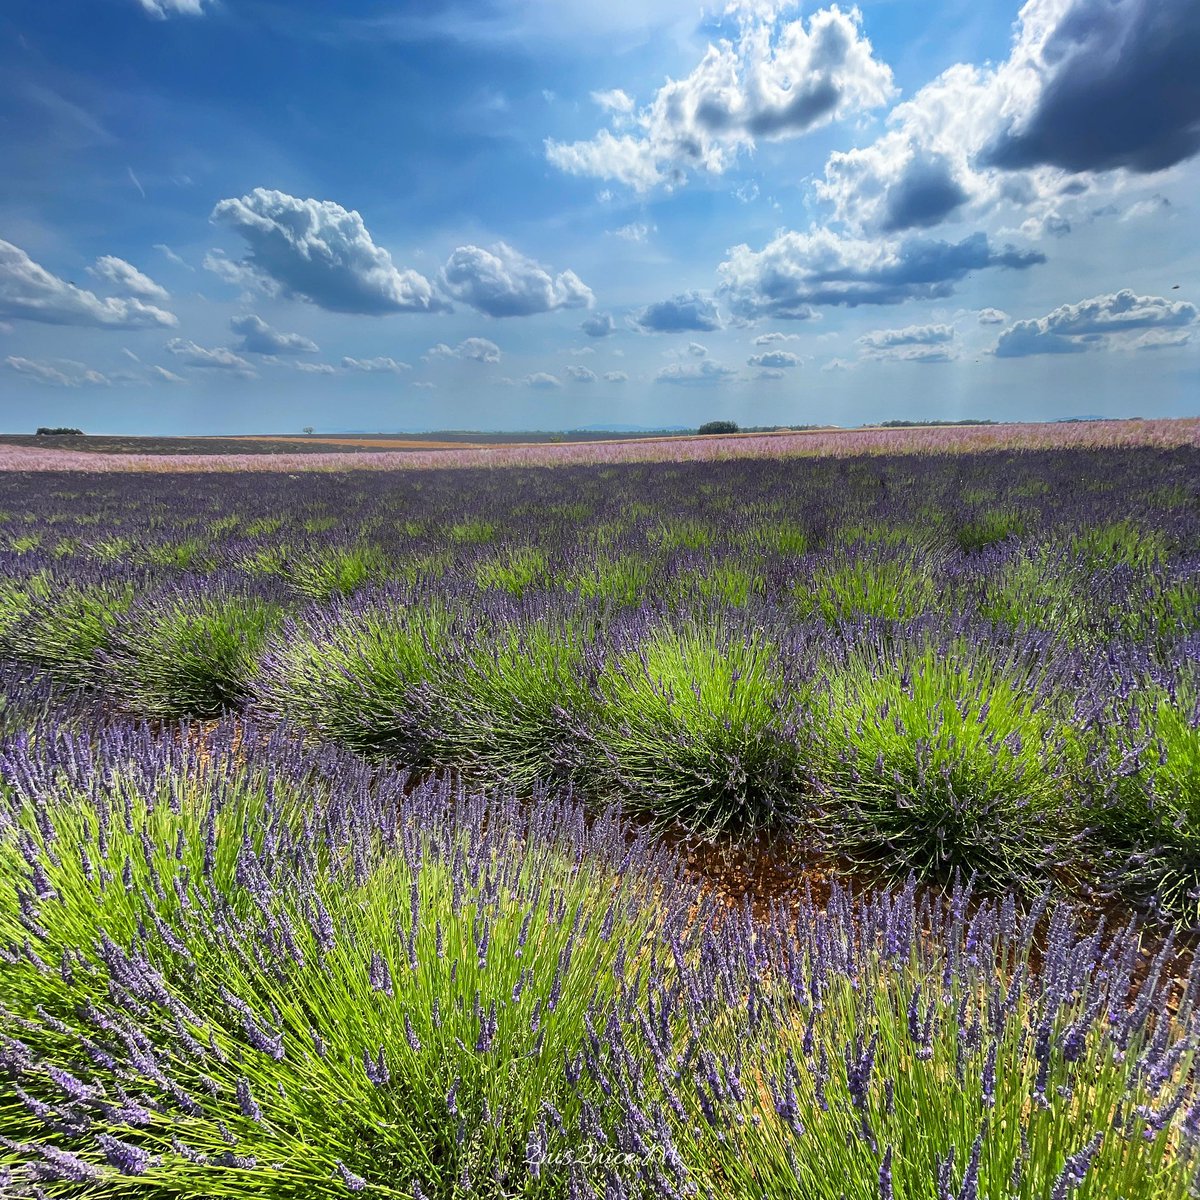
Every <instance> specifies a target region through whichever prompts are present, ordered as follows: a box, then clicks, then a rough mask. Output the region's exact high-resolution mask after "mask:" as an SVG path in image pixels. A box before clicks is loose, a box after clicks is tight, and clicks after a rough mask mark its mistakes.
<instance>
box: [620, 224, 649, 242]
mask: <svg viewBox="0 0 1200 1200" xmlns="http://www.w3.org/2000/svg"><path fill="white" fill-rule="evenodd" d="M657 228H658V226H656V225H647V224H646V223H645V222H643V221H632V222H630V224H628V225H622V226H621V228H620V229H614V230H613V235H614V236H615V237H619V238H621V239H622V240H624V241H626V242H644V241H645V240H646V239H647V238H648V237H649V236H650V235H651V234H652V233H654V232H655V231H656V230H657Z"/></svg>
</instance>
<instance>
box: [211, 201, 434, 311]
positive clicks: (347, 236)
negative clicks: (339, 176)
mask: <svg viewBox="0 0 1200 1200" xmlns="http://www.w3.org/2000/svg"><path fill="white" fill-rule="evenodd" d="M212 219H213V220H214V221H216V222H219V223H221V224H225V225H228V226H230V228H232V229H234V230H236V231H237V232H238V233H239V234H241V236H242V237H243V238H245V240H246V242H247V244H248V245H249V247H250V253H249V254H248V255H247V257H246V258H245V259H243V260H242V262H241V263H240V264H235V265H236V266H239V267H241V268H244V269H248V270H250V271H251V272H253V273H254V274H255V275H257V276H260V277H262V278H265V279H267V280H270V281H271V282H272V283H273V284H274V285H276V286H277V287H278V289H279V290H280V291H281V292H282V294H284V295H287V296H291V297H294V298H297V299H301V300H308V301H309V302H311V303H313V304H316V305H317V306H318V307H320V308H324V309H328V310H329V311H330V312H344V313H362V314H367V315H372V316H378V315H381V314H384V313H399V312H439V311H444V310H445V309H446V308H447V305H446V303H445V301H444V300H442V299H440V298H439V297H438V295H437V294H436V292H435V291H434V287H433V284H431V283H430V282H429V280H428V279H426V278H425V277H424V276H423V275H421V274H419V273H418V272H416V271H411V270H399V269H398V268H397V267H396V266H395V264H394V263H393V262H392V256H391V255H390V254H389V253H388V252H387V251H386V250H384V249H383V248H382V247H381V246H377V245H376V244H375V243H374V241H373V240H372V239H371V235H370V233H369V232H368V231H367V227H366V225H365V224H364V223H363V219H362V217H361V216H359V214H358V213H357V212H353V211H349V210H347V209H344V208H342V206H341V205H340V204H335V203H333V201H331V200H301V199H298V198H297V197H295V196H289V195H286V194H285V193H284V192H277V191H270V190H268V189H267V188H255V189H254V191H252V192H250V193H249V194H247V195H245V196H242V197H241V198H240V199H229V200H222V201H221V202H220V203H219V204H217V206H216V207H215V208H214V209H213V212H212ZM214 261H215V262H218V263H219V262H220V260H219V259H217V260H214ZM226 261H228V260H226ZM204 265H205V266H206V267H209V269H210V270H218V268H217V267H216V266H215V265H213V264H210V262H209V260H208V259H206V260H205V264H204ZM218 273H220V270H218Z"/></svg>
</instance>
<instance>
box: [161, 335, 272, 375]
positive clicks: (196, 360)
mask: <svg viewBox="0 0 1200 1200" xmlns="http://www.w3.org/2000/svg"><path fill="white" fill-rule="evenodd" d="M167 349H168V350H169V351H170V352H171V353H172V354H174V355H175V356H176V358H178V359H180V360H181V361H182V362H184V363H186V364H187V365H188V366H189V367H201V368H203V369H205V370H212V371H234V372H236V373H237V374H239V375H242V376H244V377H245V378H248V379H253V378H254V377H255V370H254V368H253V367H252V366H251V365H250V363H249V362H247V361H246V359H244V358H242V356H241V355H240V354H235V353H234V352H233V351H232V350H227V349H226V348H225V347H223V346H216V347H213V348H211V349H210V348H209V347H207V346H198V345H196V343H195V342H192V341H188V340H187V339H186V338H172V339H171V340H170V341H169V342H168V343H167Z"/></svg>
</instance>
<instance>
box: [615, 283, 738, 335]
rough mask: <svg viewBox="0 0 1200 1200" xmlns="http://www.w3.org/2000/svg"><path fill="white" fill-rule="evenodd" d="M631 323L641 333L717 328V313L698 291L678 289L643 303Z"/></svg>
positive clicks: (719, 326)
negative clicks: (651, 302) (665, 297)
mask: <svg viewBox="0 0 1200 1200" xmlns="http://www.w3.org/2000/svg"><path fill="white" fill-rule="evenodd" d="M633 324H634V326H635V327H636V328H638V329H640V330H642V331H643V332H644V333H686V332H688V331H689V330H695V331H697V332H700V333H711V332H712V331H713V330H715V329H720V328H721V314H720V313H719V312H718V311H717V306H716V305H715V304H714V303H713V302H712V301H711V300H710V299H709V298H708V297H707V296H704V295H702V294H701V293H700V292H682V293H680V294H679V295H678V296H672V297H671V298H670V299H669V300H660V301H659V302H658V303H657V304H650V305H647V306H646V307H645V308H643V309H642V311H641V312H640V313H638V314H637V315H636V316H635V317H634V318H633Z"/></svg>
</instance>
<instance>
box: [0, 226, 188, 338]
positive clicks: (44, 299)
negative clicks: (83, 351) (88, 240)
mask: <svg viewBox="0 0 1200 1200" xmlns="http://www.w3.org/2000/svg"><path fill="white" fill-rule="evenodd" d="M118 261H119V260H118ZM0 317H8V318H10V319H12V320H22V321H39V322H41V323H43V324H46V325H88V326H94V327H97V328H101V329H149V328H154V327H156V326H157V327H160V328H163V327H165V328H173V327H174V326H176V325H178V324H179V322H178V321H177V320H176V318H175V315H174V314H173V313H169V312H166V311H165V310H164V309H161V308H157V307H155V306H154V305H152V304H147V303H145V302H144V301H142V300H138V299H136V298H134V299H120V300H119V299H116V298H114V297H109V298H107V299H104V300H102V299H100V297H99V296H97V295H96V294H95V293H94V292H89V291H86V290H85V289H83V288H79V287H76V286H75V284H73V283H68V282H67V281H66V280H65V279H60V278H59V277H58V276H57V275H54V274H52V273H51V272H50V271H47V270H46V268H45V267H43V266H40V265H39V264H38V263H35V262H34V261H33V259H31V258H30V257H29V255H28V254H26V253H25V251H24V250H22V249H20V248H19V247H18V246H14V245H13V244H12V243H11V242H5V241H0Z"/></svg>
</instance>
